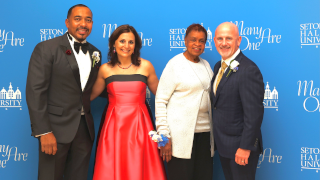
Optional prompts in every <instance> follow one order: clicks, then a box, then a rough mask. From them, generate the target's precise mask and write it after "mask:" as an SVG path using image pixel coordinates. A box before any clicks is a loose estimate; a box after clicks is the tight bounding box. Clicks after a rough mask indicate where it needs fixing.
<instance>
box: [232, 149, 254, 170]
mask: <svg viewBox="0 0 320 180" xmlns="http://www.w3.org/2000/svg"><path fill="white" fill-rule="evenodd" d="M250 153H251V151H250V150H247V149H241V148H238V150H237V152H236V156H235V161H236V163H237V164H239V165H241V166H245V165H247V164H248V159H249V156H250Z"/></svg>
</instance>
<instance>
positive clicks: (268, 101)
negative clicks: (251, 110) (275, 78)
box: [263, 82, 279, 111]
mask: <svg viewBox="0 0 320 180" xmlns="http://www.w3.org/2000/svg"><path fill="white" fill-rule="evenodd" d="M278 99H279V93H278V91H277V90H276V87H274V88H273V90H272V91H271V90H270V86H269V82H267V85H266V88H265V90H264V100H263V105H264V108H276V109H277V111H278Z"/></svg>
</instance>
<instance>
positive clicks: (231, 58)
mask: <svg viewBox="0 0 320 180" xmlns="http://www.w3.org/2000/svg"><path fill="white" fill-rule="evenodd" d="M239 53H240V49H239V48H238V50H237V51H236V52H235V53H234V54H233V55H232V56H231V57H229V58H227V59H226V60H223V59H222V58H221V66H222V63H223V62H225V63H226V64H227V65H228V67H229V66H230V62H231V60H234V59H235V58H236V57H237V56H238V54H239ZM227 69H228V68H226V69H225V70H224V72H223V73H225V72H226V70H227ZM220 71H221V67H220V69H219V71H218V73H217V75H216V79H215V80H214V84H213V87H216V84H217V78H218V75H219V73H220ZM212 89H213V93H214V94H216V88H212Z"/></svg>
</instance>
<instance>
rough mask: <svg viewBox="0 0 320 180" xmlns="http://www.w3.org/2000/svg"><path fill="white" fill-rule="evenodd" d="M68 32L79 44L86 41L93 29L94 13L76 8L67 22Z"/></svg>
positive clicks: (84, 8) (83, 8) (87, 9)
mask: <svg viewBox="0 0 320 180" xmlns="http://www.w3.org/2000/svg"><path fill="white" fill-rule="evenodd" d="M65 23H66V26H67V28H68V32H69V33H70V34H71V35H72V36H73V37H74V38H76V39H77V40H78V41H79V42H82V41H84V40H85V39H86V38H87V37H88V36H89V34H90V33H91V29H92V24H93V21H92V13H91V11H90V9H89V8H87V7H75V8H73V9H72V12H71V14H70V16H69V17H68V19H66V21H65Z"/></svg>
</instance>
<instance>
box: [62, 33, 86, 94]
mask: <svg viewBox="0 0 320 180" xmlns="http://www.w3.org/2000/svg"><path fill="white" fill-rule="evenodd" d="M60 47H61V49H62V51H63V53H64V55H65V57H66V59H67V60H68V63H69V65H70V68H71V69H72V71H73V75H74V78H75V79H76V82H77V84H78V86H79V88H80V89H81V83H80V73H79V66H78V63H77V60H76V57H75V56H74V53H73V51H72V48H71V46H70V43H69V40H68V37H67V34H64V35H63V36H62V43H61V45H60ZM67 50H70V51H71V54H70V55H68V54H67V53H66V51H67Z"/></svg>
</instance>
